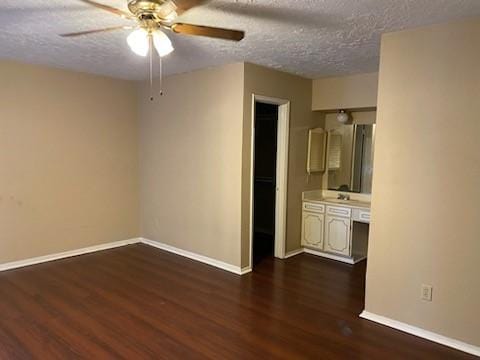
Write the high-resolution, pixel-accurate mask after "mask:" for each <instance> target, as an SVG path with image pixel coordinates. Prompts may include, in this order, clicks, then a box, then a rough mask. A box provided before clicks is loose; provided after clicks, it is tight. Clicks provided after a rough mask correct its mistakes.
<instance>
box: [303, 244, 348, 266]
mask: <svg viewBox="0 0 480 360" xmlns="http://www.w3.org/2000/svg"><path fill="white" fill-rule="evenodd" d="M304 252H306V253H307V254H312V255H316V256H321V257H324V258H327V259H330V260H337V261H341V262H343V263H346V264H350V265H353V264H355V261H354V260H353V259H352V258H347V257H343V256H338V255H333V254H328V253H324V252H321V251H317V250H312V249H308V248H305V249H304Z"/></svg>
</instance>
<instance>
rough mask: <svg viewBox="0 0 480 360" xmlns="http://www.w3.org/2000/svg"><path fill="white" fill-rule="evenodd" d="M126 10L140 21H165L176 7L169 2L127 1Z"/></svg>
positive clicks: (153, 0) (154, 0)
mask: <svg viewBox="0 0 480 360" xmlns="http://www.w3.org/2000/svg"><path fill="white" fill-rule="evenodd" d="M128 9H129V10H130V12H131V13H132V14H133V15H135V16H136V17H137V18H139V19H141V20H143V19H152V18H156V19H158V20H166V19H168V17H169V16H170V15H171V14H172V13H174V12H175V10H176V6H175V4H174V3H173V2H172V1H170V0H128Z"/></svg>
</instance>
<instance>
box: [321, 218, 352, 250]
mask: <svg viewBox="0 0 480 360" xmlns="http://www.w3.org/2000/svg"><path fill="white" fill-rule="evenodd" d="M350 226H351V225H350V219H345V218H341V217H335V216H328V215H327V216H326V217H325V246H324V250H325V251H328V252H331V253H335V254H339V255H345V256H350V253H351V246H350Z"/></svg>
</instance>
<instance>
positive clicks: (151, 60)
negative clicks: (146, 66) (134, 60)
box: [148, 34, 154, 101]
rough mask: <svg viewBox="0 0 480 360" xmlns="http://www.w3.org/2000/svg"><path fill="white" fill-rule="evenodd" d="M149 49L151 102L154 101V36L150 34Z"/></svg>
mask: <svg viewBox="0 0 480 360" xmlns="http://www.w3.org/2000/svg"><path fill="white" fill-rule="evenodd" d="M148 47H149V53H150V56H149V59H150V101H153V99H154V98H153V37H152V34H148Z"/></svg>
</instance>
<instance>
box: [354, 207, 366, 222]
mask: <svg viewBox="0 0 480 360" xmlns="http://www.w3.org/2000/svg"><path fill="white" fill-rule="evenodd" d="M352 219H353V221H358V222H363V223H368V224H370V211H369V210H361V209H354V210H353V215H352Z"/></svg>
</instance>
